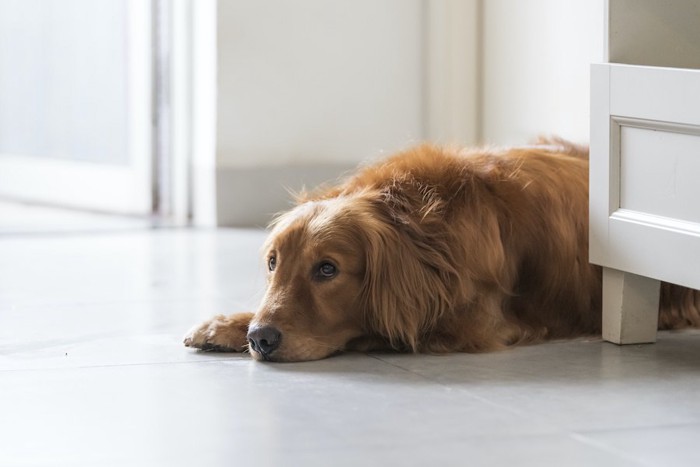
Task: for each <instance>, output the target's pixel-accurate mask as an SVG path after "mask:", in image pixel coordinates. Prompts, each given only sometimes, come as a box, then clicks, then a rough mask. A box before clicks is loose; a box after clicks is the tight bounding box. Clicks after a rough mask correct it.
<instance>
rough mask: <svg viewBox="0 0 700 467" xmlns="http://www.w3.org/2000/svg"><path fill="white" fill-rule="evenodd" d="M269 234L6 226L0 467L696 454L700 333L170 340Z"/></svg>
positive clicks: (247, 303)
mask: <svg viewBox="0 0 700 467" xmlns="http://www.w3.org/2000/svg"><path fill="white" fill-rule="evenodd" d="M262 239H263V234H262V232H258V231H240V230H239V231H234V230H221V231H209V230H135V231H126V230H125V231H119V232H114V233H109V232H106V231H103V232H99V233H96V234H75V235H72V234H61V235H55V234H54V235H36V234H35V235H32V236H29V237H24V236H21V235H13V236H5V237H1V236H0V466H24V465H36V466H48V465H63V466H90V467H93V466H112V465H114V466H180V465H183V466H184V465H188V466H190V465H196V466H238V465H246V466H253V465H254V466H256V467H260V466H371V465H381V466H393V465H401V466H413V465H415V466H424V465H440V466H452V465H455V466H481V465H493V466H499V465H518V466H543V465H553V466H578V465H582V466H583V465H585V466H588V465H595V466H607V465H610V466H628V465H629V466H652V465H657V466H682V465H687V466H697V465H700V449H698V448H697V445H696V443H697V440H698V439H700V397H698V394H700V334H698V333H694V332H691V333H680V334H670V333H663V334H661V335H660V338H659V342H658V343H657V344H655V345H651V346H630V347H623V348H620V347H616V346H614V345H610V344H605V343H602V342H600V341H576V342H566V343H553V344H547V345H540V346H533V347H526V348H519V349H514V350H512V351H507V352H501V353H494V354H486V355H467V354H457V355H449V356H425V355H420V356H416V355H391V354H373V355H364V354H347V355H342V356H339V357H335V358H331V359H327V360H323V361H318V362H309V363H295V364H267V363H260V362H254V361H252V360H250V359H249V358H247V357H246V356H245V355H233V354H225V355H217V354H212V353H198V352H196V351H192V350H190V349H186V348H185V347H183V346H182V345H181V337H182V335H183V334H184V332H185V331H186V330H187V328H189V327H190V325H192V324H194V323H196V322H198V321H199V320H201V319H204V318H205V317H207V316H210V315H212V314H214V313H229V312H233V311H236V310H248V309H252V308H254V307H255V304H256V302H257V300H258V298H259V296H260V291H261V287H262V279H261V277H262V272H261V267H260V265H259V263H258V258H257V255H258V251H257V250H258V248H259V246H260V245H261V242H262Z"/></svg>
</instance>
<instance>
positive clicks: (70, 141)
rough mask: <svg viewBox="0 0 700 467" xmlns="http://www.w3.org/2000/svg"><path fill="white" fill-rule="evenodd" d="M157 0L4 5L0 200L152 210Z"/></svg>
mask: <svg viewBox="0 0 700 467" xmlns="http://www.w3.org/2000/svg"><path fill="white" fill-rule="evenodd" d="M151 31H152V22H151V2H149V1H143V0H62V1H54V0H2V1H0V102H1V103H2V104H1V105H0V196H3V197H7V198H12V199H19V200H28V201H34V202H43V203H50V204H55V205H62V206H71V207H79V208H88V209H95V210H101V211H107V212H119V213H131V214H148V213H150V212H151V209H152V208H151V206H152V187H153V183H152V165H153V162H152V161H153V159H152V153H153V151H152V136H151V133H152V131H151V115H152V107H153V105H152V99H151V84H152V83H151V68H152V52H151Z"/></svg>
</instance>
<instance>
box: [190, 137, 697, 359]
mask: <svg viewBox="0 0 700 467" xmlns="http://www.w3.org/2000/svg"><path fill="white" fill-rule="evenodd" d="M587 157H588V152H587V149H586V148H583V147H579V146H575V145H573V144H570V143H567V142H565V141H562V140H558V139H554V140H548V141H544V140H543V141H541V142H540V144H539V145H535V146H529V147H524V148H512V149H480V150H474V151H464V150H462V151H458V150H450V149H445V148H439V147H434V146H429V145H423V146H419V147H417V148H415V149H412V150H408V151H405V152H403V153H400V154H397V155H395V156H393V157H391V158H389V159H387V160H384V161H382V162H379V163H377V164H375V165H371V166H368V167H365V168H363V169H361V170H360V171H359V172H358V173H357V174H356V175H354V176H353V177H351V178H349V179H348V180H347V181H345V182H344V183H342V184H340V185H339V186H337V187H334V188H331V189H328V190H324V191H321V192H319V193H315V194H312V195H306V196H303V197H302V198H301V199H300V200H299V202H298V205H297V206H296V207H295V208H294V209H292V210H291V211H289V212H287V213H285V214H283V215H281V216H280V217H279V218H278V219H277V220H276V221H275V222H274V223H273V225H272V231H271V233H270V236H269V239H268V240H267V242H266V244H265V247H264V252H265V253H264V257H265V261H266V263H267V267H268V270H269V273H268V286H267V292H266V294H265V297H264V299H263V302H262V305H261V306H260V309H259V310H258V312H257V313H255V314H253V313H243V314H235V315H231V316H228V317H225V316H221V315H220V316H216V317H214V318H213V319H211V320H209V321H207V322H205V323H203V324H201V325H199V326H196V327H195V328H193V329H192V330H191V331H190V332H189V333H188V335H187V336H186V337H185V345H187V346H190V347H196V348H199V349H203V350H219V351H246V350H249V351H250V353H251V354H252V355H253V357H254V358H256V359H259V360H261V359H264V360H274V361H299V360H313V359H319V358H324V357H327V356H329V355H332V354H334V353H337V352H340V351H343V350H371V349H395V350H402V351H403V350H406V351H413V352H453V351H465V352H482V351H489V350H494V349H500V348H504V347H506V346H510V345H514V344H518V343H532V342H537V341H541V340H544V339H554V338H567V337H574V336H581V335H594V334H599V333H600V330H601V273H600V268H598V267H596V266H592V265H590V264H589V263H588V160H587ZM661 301H662V303H661V308H662V313H661V319H660V327H661V328H680V327H687V326H697V325H698V324H700V294H699V293H697V292H695V291H692V290H689V289H684V288H682V287H676V286H670V285H668V284H664V286H663V288H662V300H661Z"/></svg>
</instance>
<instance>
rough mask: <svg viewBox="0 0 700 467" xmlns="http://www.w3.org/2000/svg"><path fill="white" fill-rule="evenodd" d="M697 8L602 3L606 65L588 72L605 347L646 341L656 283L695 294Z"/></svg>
mask: <svg viewBox="0 0 700 467" xmlns="http://www.w3.org/2000/svg"><path fill="white" fill-rule="evenodd" d="M698 3H700V2H695V1H689V0H677V1H674V2H659V1H658V0H644V1H641V0H635V1H630V0H609V1H608V2H607V11H608V29H607V36H608V37H607V39H608V40H607V52H608V53H607V60H608V63H605V64H598V65H593V67H592V74H591V174H590V183H591V186H590V193H591V194H590V242H591V246H590V252H591V258H590V259H591V262H592V263H594V264H599V265H601V266H603V268H604V269H603V337H604V338H605V339H606V340H609V341H611V342H616V343H641V342H653V341H654V339H655V336H656V327H657V318H658V300H659V281H666V282H671V283H675V284H679V285H683V286H686V287H691V288H696V289H697V288H700V70H699V69H696V68H697V67H700V62H698V57H700V33H698V31H700V28H697V27H695V26H693V27H688V24H690V23H692V24H693V25H696V24H698V22H700V16H699V15H700V6H699V5H698ZM661 4H663V8H662V7H661V6H660V5H661ZM649 44H653V46H650V45H649ZM680 45H682V47H681V46H680ZM655 65H662V66H655Z"/></svg>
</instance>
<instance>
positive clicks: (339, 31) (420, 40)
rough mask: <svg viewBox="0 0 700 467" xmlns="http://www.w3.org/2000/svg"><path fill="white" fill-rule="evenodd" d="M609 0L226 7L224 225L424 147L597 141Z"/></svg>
mask: <svg viewBox="0 0 700 467" xmlns="http://www.w3.org/2000/svg"><path fill="white" fill-rule="evenodd" d="M603 4H604V0H567V1H561V0H526V1H523V0H333V1H328V0H295V1H291V0H266V1H264V2H261V1H259V0H219V1H218V12H217V17H216V29H217V32H216V44H217V65H216V66H217V67H218V69H217V71H216V77H217V86H216V88H217V93H218V94H217V96H216V115H217V124H216V129H217V134H216V157H215V161H214V165H215V171H216V174H215V176H216V181H215V182H211V183H212V184H214V185H215V186H216V189H215V198H216V202H217V206H216V215H215V217H216V218H217V220H216V222H217V223H218V224H220V225H221V224H223V225H241V224H245V225H250V224H257V225H262V224H264V223H265V220H266V219H269V216H270V215H271V214H273V213H274V212H276V211H278V210H280V209H284V207H285V206H286V205H287V202H286V200H287V199H288V196H287V194H286V192H285V190H284V188H283V186H286V187H290V188H292V189H296V188H299V187H300V186H301V185H302V184H306V185H311V186H313V185H316V184H317V183H318V182H320V181H322V180H324V181H325V180H329V179H333V178H335V177H336V176H337V175H339V174H340V173H341V172H342V171H344V170H346V169H348V168H350V167H352V166H354V165H356V164H357V163H358V162H361V161H365V160H368V159H372V158H375V157H377V156H379V155H381V154H382V153H391V152H394V151H397V150H399V149H401V148H403V147H406V146H408V145H411V144H414V143H416V142H419V141H422V140H424V139H428V140H432V141H437V142H441V143H459V144H473V143H476V142H479V141H482V142H487V143H496V144H523V143H525V142H527V141H529V140H532V139H533V138H535V137H536V136H538V135H541V134H558V135H561V136H564V137H567V138H570V139H573V140H575V141H581V142H587V141H588V126H589V66H590V63H591V62H599V61H602V59H603V22H604V14H603V13H604V10H603ZM197 157H198V156H197V154H195V158H197ZM212 159H214V158H212ZM204 173H205V174H207V177H209V179H210V180H211V179H212V174H211V172H208V171H207V170H205V171H204ZM259 187H264V191H265V194H264V195H261V194H260V190H259V189H256V188H259ZM208 192H209V193H212V190H209V191H208ZM251 193H253V195H251ZM205 204H206V203H205ZM195 211H197V210H196V209H195Z"/></svg>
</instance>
